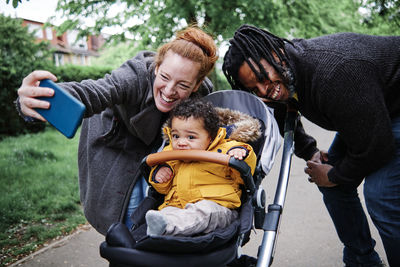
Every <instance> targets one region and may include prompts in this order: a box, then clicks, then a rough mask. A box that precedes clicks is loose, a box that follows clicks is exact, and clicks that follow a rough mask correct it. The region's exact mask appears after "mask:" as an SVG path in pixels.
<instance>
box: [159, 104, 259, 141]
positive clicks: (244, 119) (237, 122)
mask: <svg viewBox="0 0 400 267" xmlns="http://www.w3.org/2000/svg"><path fill="white" fill-rule="evenodd" d="M215 109H216V111H217V113H218V116H219V118H220V126H221V127H225V128H226V132H227V137H228V138H229V139H232V140H236V141H239V142H243V143H248V142H254V141H256V140H257V139H258V138H260V137H261V135H262V132H261V124H260V122H259V121H258V119H255V118H253V117H252V116H250V115H248V114H245V113H243V112H240V111H237V110H231V109H229V108H219V107H216V108H215ZM164 127H167V123H164V125H163V128H164ZM162 134H163V139H164V140H166V141H168V136H167V135H166V134H165V132H164V131H162Z"/></svg>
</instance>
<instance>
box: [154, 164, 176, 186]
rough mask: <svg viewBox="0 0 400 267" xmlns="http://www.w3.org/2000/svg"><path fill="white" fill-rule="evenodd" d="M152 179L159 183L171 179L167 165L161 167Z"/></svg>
mask: <svg viewBox="0 0 400 267" xmlns="http://www.w3.org/2000/svg"><path fill="white" fill-rule="evenodd" d="M154 179H155V180H156V181H157V182H159V183H160V184H162V183H166V182H168V181H169V180H171V179H172V170H171V169H170V168H169V167H161V168H160V169H159V170H158V171H157V173H156V176H155V177H154Z"/></svg>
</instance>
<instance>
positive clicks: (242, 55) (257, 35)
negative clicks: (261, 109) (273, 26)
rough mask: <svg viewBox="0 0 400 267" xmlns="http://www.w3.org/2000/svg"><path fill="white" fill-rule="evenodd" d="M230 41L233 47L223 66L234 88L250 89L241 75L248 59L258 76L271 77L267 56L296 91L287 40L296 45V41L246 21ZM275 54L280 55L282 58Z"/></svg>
mask: <svg viewBox="0 0 400 267" xmlns="http://www.w3.org/2000/svg"><path fill="white" fill-rule="evenodd" d="M229 43H230V47H229V49H228V51H227V52H226V54H225V57H224V63H223V65H222V70H223V72H224V74H225V76H226V78H227V79H228V81H229V83H230V85H231V86H232V88H233V89H239V90H244V91H248V90H249V89H248V88H245V87H244V86H243V85H242V84H241V83H240V81H239V79H238V74H239V68H240V67H241V66H242V64H243V63H244V62H245V61H246V62H247V64H249V66H250V68H251V69H252V71H253V72H254V74H255V75H256V77H257V79H258V80H260V81H263V80H265V79H267V80H269V78H268V73H267V72H266V71H265V69H264V67H263V66H262V64H261V62H260V60H261V59H262V58H263V59H265V60H266V61H267V62H268V63H269V64H270V65H271V66H272V67H273V68H274V69H275V70H276V71H277V73H279V74H280V75H281V77H282V79H283V81H284V82H285V83H286V84H287V86H288V88H289V90H290V91H291V93H293V92H294V77H293V74H292V71H291V66H290V61H289V59H288V57H287V53H286V49H285V43H290V44H292V45H293V43H292V42H290V41H289V40H287V39H284V38H280V37H277V36H275V35H274V34H272V33H270V32H268V31H266V30H263V29H260V28H257V27H254V26H251V25H246V24H245V25H242V26H241V27H240V28H239V29H237V30H236V32H235V35H234V36H233V39H231V40H229ZM274 56H275V57H277V58H278V59H279V60H278V62H277V61H276V60H275V58H274ZM250 60H251V61H250ZM252 62H253V64H256V65H257V66H258V68H259V70H260V71H257V70H256V69H255V67H254V65H253V64H252ZM282 63H285V65H286V66H283V64H282Z"/></svg>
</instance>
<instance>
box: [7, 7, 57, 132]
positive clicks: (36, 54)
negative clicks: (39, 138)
mask: <svg viewBox="0 0 400 267" xmlns="http://www.w3.org/2000/svg"><path fill="white" fill-rule="evenodd" d="M0 36H2V37H4V38H0V88H1V91H0V114H1V117H0V136H2V135H15V134H17V133H21V132H23V131H25V130H26V129H30V130H33V131H35V130H40V129H42V128H43V125H37V124H36V125H27V126H25V125H24V122H23V121H22V120H21V119H20V118H19V116H18V114H17V112H16V110H15V106H14V105H13V101H14V100H15V99H16V98H17V88H18V87H19V86H20V84H21V83H22V79H23V78H24V77H25V76H26V75H28V74H29V73H30V72H31V71H33V70H35V69H43V68H49V67H51V65H52V63H51V56H50V51H48V45H47V44H46V43H36V42H35V37H34V35H33V34H31V33H29V32H28V29H27V28H26V27H23V26H22V21H21V20H17V19H12V18H10V17H6V16H4V15H2V14H0Z"/></svg>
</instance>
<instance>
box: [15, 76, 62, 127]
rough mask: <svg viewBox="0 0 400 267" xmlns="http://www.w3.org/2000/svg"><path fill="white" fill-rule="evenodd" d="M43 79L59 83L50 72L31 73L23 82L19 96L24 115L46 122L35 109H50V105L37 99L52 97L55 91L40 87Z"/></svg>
mask: <svg viewBox="0 0 400 267" xmlns="http://www.w3.org/2000/svg"><path fill="white" fill-rule="evenodd" d="M43 79H50V80H52V81H57V78H56V76H54V75H53V74H52V73H50V72H48V71H42V70H37V71H34V72H31V73H30V74H29V75H28V76H26V77H25V78H24V80H23V81H22V84H21V87H20V88H19V89H18V96H19V103H20V106H21V112H22V113H23V114H24V115H26V116H29V117H33V118H36V119H39V120H42V121H46V119H45V118H44V117H43V116H42V115H40V114H39V113H38V112H37V111H36V110H35V108H41V109H49V108H50V103H49V102H48V101H45V100H40V99H37V97H52V96H53V95H54V90H53V89H51V88H46V87H39V83H40V80H43Z"/></svg>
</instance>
